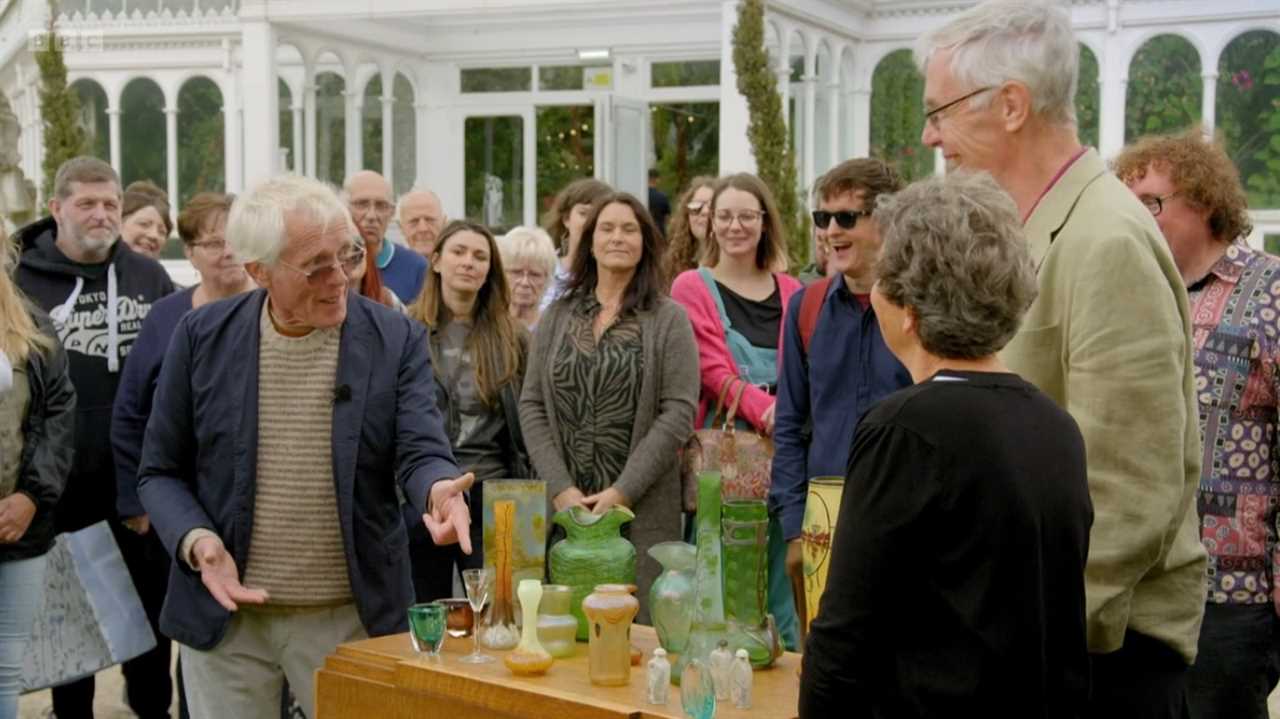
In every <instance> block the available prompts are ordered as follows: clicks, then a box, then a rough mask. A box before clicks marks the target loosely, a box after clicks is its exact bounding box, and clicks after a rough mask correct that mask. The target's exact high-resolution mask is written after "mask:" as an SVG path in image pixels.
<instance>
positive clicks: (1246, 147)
mask: <svg viewBox="0 0 1280 719" xmlns="http://www.w3.org/2000/svg"><path fill="white" fill-rule="evenodd" d="M1277 106H1280V35H1277V34H1276V33H1274V32H1268V31H1265V30H1256V31H1253V32H1247V33H1245V34H1243V35H1241V36H1239V37H1237V38H1236V39H1234V40H1232V41H1231V44H1229V45H1227V47H1226V49H1225V50H1223V52H1222V56H1221V57H1220V58H1219V60H1218V91H1217V103H1216V107H1215V108H1214V112H1215V115H1214V116H1215V118H1216V124H1217V127H1218V130H1219V132H1220V134H1221V136H1222V140H1223V142H1224V143H1225V145H1226V149H1227V152H1228V153H1229V154H1230V155H1231V159H1232V160H1233V161H1234V162H1235V164H1236V167H1237V168H1238V169H1239V170H1240V179H1241V181H1242V182H1244V187H1245V191H1246V192H1248V193H1249V206H1250V207H1252V208H1254V209H1263V208H1267V209H1275V208H1280V147H1278V145H1280V139H1278V138H1280V107H1277Z"/></svg>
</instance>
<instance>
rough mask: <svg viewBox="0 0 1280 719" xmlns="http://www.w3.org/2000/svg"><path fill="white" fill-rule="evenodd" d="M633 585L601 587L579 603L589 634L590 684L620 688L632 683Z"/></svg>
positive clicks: (637, 606)
mask: <svg viewBox="0 0 1280 719" xmlns="http://www.w3.org/2000/svg"><path fill="white" fill-rule="evenodd" d="M635 588H636V587H635V585H634V584H601V585H600V586H598V587H596V590H595V591H594V592H592V593H591V594H589V595H588V596H587V598H586V599H584V600H582V611H583V613H585V614H586V616H587V624H588V627H589V630H590V632H589V633H590V638H589V639H588V642H589V645H588V651H589V652H590V657H589V659H590V661H589V662H588V664H587V672H588V675H589V676H590V678H591V683H592V684H599V685H601V686H622V685H624V684H627V683H629V682H630V681H631V621H632V620H633V619H635V618H636V613H637V612H639V611H640V602H639V601H638V600H637V599H636V598H635V597H633V596H631V593H632V592H633V591H635Z"/></svg>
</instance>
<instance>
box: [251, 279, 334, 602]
mask: <svg viewBox="0 0 1280 719" xmlns="http://www.w3.org/2000/svg"><path fill="white" fill-rule="evenodd" d="M268 304H269V303H267V302H264V303H263V312H262V339H261V341H260V343H259V347H258V471H257V482H256V488H257V491H256V494H255V496H254V502H253V532H252V534H251V535H250V537H249V562H248V566H246V567H245V576H244V584H245V586H248V587H254V588H261V589H265V590H267V592H268V594H269V595H270V597H271V599H270V604H275V605H283V606H317V605H330V604H340V603H344V602H348V601H351V598H352V595H351V583H350V579H349V578H348V576H347V559H346V554H345V553H344V552H343V545H342V531H341V529H340V527H339V525H338V498H337V493H336V489H335V487H336V485H335V483H334V478H333V459H332V445H331V439H332V430H333V386H334V378H335V377H336V376H337V371H338V343H339V339H340V337H341V330H340V329H338V328H334V329H329V330H315V331H313V332H311V333H310V334H308V335H306V336H305V337H285V336H284V335H281V334H280V333H279V332H277V331H276V329H275V327H274V326H273V325H272V323H271V318H270V317H269V316H268V314H267V305H268Z"/></svg>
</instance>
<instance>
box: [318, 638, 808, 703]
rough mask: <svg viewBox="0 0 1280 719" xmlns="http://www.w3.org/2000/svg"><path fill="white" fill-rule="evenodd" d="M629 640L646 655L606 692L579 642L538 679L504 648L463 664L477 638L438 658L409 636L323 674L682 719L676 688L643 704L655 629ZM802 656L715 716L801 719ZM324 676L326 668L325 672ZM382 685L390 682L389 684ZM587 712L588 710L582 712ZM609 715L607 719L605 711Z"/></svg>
mask: <svg viewBox="0 0 1280 719" xmlns="http://www.w3.org/2000/svg"><path fill="white" fill-rule="evenodd" d="M631 643H632V645H633V646H635V647H637V648H638V649H640V650H641V651H642V652H644V659H643V660H642V662H641V665H640V666H634V667H632V668H631V682H630V684H629V685H627V686H620V687H602V686H596V685H594V684H592V683H591V680H590V679H589V678H588V676H587V661H588V660H587V644H586V643H585V642H579V643H578V644H577V651H576V652H575V653H574V655H573V656H571V657H567V658H564V659H557V660H556V661H555V663H554V664H553V665H552V666H551V669H550V670H548V671H547V673H546V674H545V675H543V676H539V677H518V676H515V675H513V674H512V673H511V672H510V671H509V670H508V669H507V668H506V665H505V664H503V662H502V658H503V656H505V655H506V654H507V652H506V651H494V650H488V649H484V648H481V651H482V652H484V653H485V654H488V655H490V656H493V657H494V659H495V661H493V662H490V663H487V664H463V663H461V662H460V661H459V659H460V658H461V657H462V656H464V655H466V654H469V653H470V652H471V648H472V639H471V637H463V638H454V637H449V638H447V639H446V640H445V645H444V648H443V650H442V651H441V654H440V657H439V658H437V659H430V658H427V657H425V656H424V655H420V654H418V653H416V652H415V651H414V649H413V646H412V644H411V642H410V640H409V635H408V634H407V633H406V634H397V635H391V636H385V637H378V638H376V639H366V640H363V641H357V642H350V643H348V644H343V645H341V646H339V647H338V648H337V649H336V650H335V651H334V653H333V654H331V655H330V656H329V658H328V659H327V660H326V662H325V670H330V671H336V672H339V673H341V672H342V671H343V670H344V668H345V669H353V670H355V671H356V672H358V671H359V668H360V667H367V668H369V669H373V668H374V667H377V668H379V670H380V671H379V674H383V675H384V676H388V673H389V672H390V673H392V674H393V675H394V680H393V681H392V683H393V684H394V685H396V686H398V687H403V688H405V689H409V690H416V691H421V692H425V693H428V694H436V695H444V696H455V697H459V698H460V699H465V700H466V701H467V702H469V703H473V704H474V705H475V706H478V707H480V708H485V707H488V708H492V709H498V708H499V707H510V706H512V705H513V703H520V702H531V701H536V702H537V705H538V706H539V711H538V715H540V716H555V717H557V719H570V718H572V717H575V716H601V715H604V716H619V717H635V718H636V719H682V718H683V717H684V713H683V711H682V710H681V707H680V688H679V687H676V686H672V687H671V696H670V698H669V700H668V702H667V705H666V706H665V707H663V706H655V705H652V704H649V703H648V702H647V701H646V699H645V683H646V682H645V669H644V663H645V662H647V661H648V658H649V657H650V655H651V654H652V652H653V649H654V648H655V647H656V646H657V645H658V642H657V636H656V634H655V633H654V631H653V629H652V628H651V627H647V626H643V625H634V626H633V627H632V631H631ZM799 669H800V655H799V654H793V653H786V654H784V655H783V656H782V657H781V658H780V659H779V660H778V661H777V662H776V663H775V664H774V665H773V666H772V667H770V668H769V669H762V670H757V671H756V672H755V674H754V676H753V678H752V679H753V681H752V684H753V687H752V692H751V702H752V704H751V706H752V708H751V709H746V710H742V709H736V708H734V706H733V705H732V704H731V703H729V702H723V703H719V704H717V706H716V714H715V715H716V717H717V718H719V719H732V718H735V717H758V718H760V719H764V718H765V717H768V718H770V719H772V718H774V717H778V718H780V719H791V718H792V717H795V716H796V713H797V712H796V706H797V701H798V697H799V690H800V678H799ZM323 673H324V672H323V671H322V674H323ZM383 681H386V680H385V679H384V680H383ZM587 709H589V710H590V711H584V710H587ZM601 710H604V711H603V714H602V712H601Z"/></svg>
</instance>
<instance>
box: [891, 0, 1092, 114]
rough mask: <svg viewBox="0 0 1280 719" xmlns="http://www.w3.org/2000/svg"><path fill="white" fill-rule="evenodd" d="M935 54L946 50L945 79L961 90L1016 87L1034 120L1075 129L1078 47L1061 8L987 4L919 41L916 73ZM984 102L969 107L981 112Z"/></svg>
mask: <svg viewBox="0 0 1280 719" xmlns="http://www.w3.org/2000/svg"><path fill="white" fill-rule="evenodd" d="M939 50H949V51H951V68H950V69H951V74H952V76H954V77H955V79H956V80H957V81H958V82H959V83H960V84H961V85H962V86H963V87H967V88H969V89H971V90H976V89H978V88H980V87H995V86H998V85H1000V84H1001V83H1003V82H1007V81H1010V80H1014V81H1017V82H1021V83H1023V84H1024V85H1026V86H1027V88H1028V89H1029V90H1030V92H1031V102H1032V109H1033V111H1034V112H1035V113H1036V114H1037V115H1040V116H1041V117H1043V118H1045V119H1046V120H1048V121H1049V122H1051V123H1054V124H1057V125H1068V124H1070V125H1074V124H1075V122H1076V105H1075V97H1076V82H1077V74H1078V71H1077V68H1078V66H1079V63H1080V46H1079V45H1078V44H1077V42H1076V38H1075V33H1074V32H1073V31H1072V29H1071V17H1070V16H1069V15H1068V14H1067V12H1066V11H1065V10H1063V9H1062V8H1060V7H1057V6H1055V5H1053V4H1051V3H1049V2H1046V1H1045V0H988V1H987V2H984V3H981V4H979V5H977V6H975V7H973V8H971V9H969V10H968V11H966V12H964V13H962V14H961V15H960V16H959V17H956V18H955V19H954V20H952V21H951V22H949V23H947V24H946V25H944V26H942V27H941V28H938V29H937V30H934V31H932V32H930V33H927V34H926V35H925V36H924V37H922V38H921V39H920V43H919V45H918V46H917V48H916V62H917V63H919V65H920V68H921V70H922V71H923V70H924V68H925V66H926V65H927V64H928V62H929V59H930V58H931V57H932V56H933V54H934V53H935V52H937V51H939ZM990 101H991V93H981V94H979V95H978V96H976V97H974V98H973V100H972V101H971V102H972V103H973V106H974V107H975V108H981V107H985V105H984V103H989V102H990Z"/></svg>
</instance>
